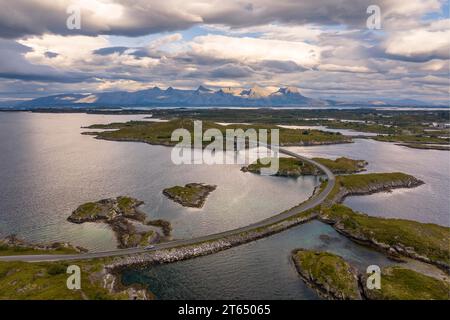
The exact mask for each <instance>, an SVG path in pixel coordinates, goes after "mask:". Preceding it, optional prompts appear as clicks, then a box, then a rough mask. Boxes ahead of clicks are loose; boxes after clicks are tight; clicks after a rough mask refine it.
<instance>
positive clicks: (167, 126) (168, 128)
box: [86, 119, 352, 146]
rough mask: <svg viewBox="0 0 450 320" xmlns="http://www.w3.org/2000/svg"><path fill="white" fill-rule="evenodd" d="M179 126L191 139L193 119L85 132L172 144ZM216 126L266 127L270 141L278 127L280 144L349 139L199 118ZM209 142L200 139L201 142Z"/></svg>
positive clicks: (263, 126) (134, 123)
mask: <svg viewBox="0 0 450 320" xmlns="http://www.w3.org/2000/svg"><path fill="white" fill-rule="evenodd" d="M179 128H183V129H186V130H188V131H189V132H190V133H191V137H192V143H193V136H194V120H192V119H175V120H170V121H168V122H150V121H130V122H126V123H111V124H106V125H98V124H97V125H92V126H90V127H88V129H116V130H114V131H103V132H88V133H86V134H90V135H94V136H95V137H96V138H98V139H104V140H113V141H138V142H145V143H149V144H156V145H166V146H174V145H176V144H177V143H178V142H176V141H171V136H172V132H173V131H174V130H175V129H179ZM212 128H215V129H218V130H220V131H221V132H222V134H223V135H225V132H226V130H227V129H232V130H233V129H242V130H244V131H246V130H247V129H255V130H256V131H258V130H259V129H267V130H268V132H269V135H268V138H269V142H270V130H271V129H279V130H280V131H279V132H280V144H281V145H284V146H289V145H291V146H294V145H299V146H309V145H321V144H335V143H348V142H352V140H351V138H350V137H347V136H344V135H342V134H340V133H334V132H326V131H320V130H297V129H285V128H279V127H277V126H275V125H267V124H260V125H259V124H252V125H243V124H239V125H228V126H223V125H219V124H217V123H215V122H211V121H203V128H202V130H203V132H204V131H206V130H208V129H212ZM209 143H210V142H204V146H206V145H208V144H209Z"/></svg>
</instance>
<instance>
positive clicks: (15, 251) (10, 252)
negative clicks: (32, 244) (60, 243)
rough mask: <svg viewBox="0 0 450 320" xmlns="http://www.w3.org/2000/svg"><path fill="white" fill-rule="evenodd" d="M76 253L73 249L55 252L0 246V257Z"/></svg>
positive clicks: (59, 249) (62, 249) (61, 249)
mask: <svg viewBox="0 0 450 320" xmlns="http://www.w3.org/2000/svg"><path fill="white" fill-rule="evenodd" d="M72 253H78V251H77V250H75V249H73V248H57V249H55V250H36V249H33V248H28V247H21V246H14V247H10V246H6V245H0V256H16V255H32V254H72Z"/></svg>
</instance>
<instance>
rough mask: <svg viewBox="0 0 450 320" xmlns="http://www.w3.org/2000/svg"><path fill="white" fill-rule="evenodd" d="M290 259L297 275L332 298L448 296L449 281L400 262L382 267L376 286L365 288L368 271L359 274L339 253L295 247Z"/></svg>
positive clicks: (398, 298)
mask: <svg viewBox="0 0 450 320" xmlns="http://www.w3.org/2000/svg"><path fill="white" fill-rule="evenodd" d="M292 260H293V261H294V264H295V267H296V269H297V271H298V273H299V275H300V277H301V278H302V279H303V280H304V281H305V282H306V284H307V285H308V286H310V287H311V288H313V289H315V290H316V291H317V292H318V293H319V295H320V296H322V297H324V298H326V299H331V300H336V299H337V300H343V299H345V300H346V299H352V300H355V299H358V300H359V299H369V300H448V299H449V294H448V283H447V282H446V281H445V280H441V279H438V278H436V277H432V276H428V275H425V274H422V273H418V272H416V271H414V270H411V269H407V268H404V267H401V266H390V267H386V268H383V269H382V270H381V276H382V283H381V288H379V289H370V290H369V289H368V288H367V285H366V282H367V274H359V273H358V270H357V269H356V268H354V267H353V266H351V265H350V264H349V263H348V262H347V261H345V260H344V259H343V258H342V257H340V256H338V255H335V254H332V253H329V252H321V251H310V250H304V249H298V250H295V251H294V252H293V253H292Z"/></svg>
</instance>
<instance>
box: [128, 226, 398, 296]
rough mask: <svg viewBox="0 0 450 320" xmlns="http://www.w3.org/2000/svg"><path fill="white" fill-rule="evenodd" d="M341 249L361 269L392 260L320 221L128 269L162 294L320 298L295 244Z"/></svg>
mask: <svg viewBox="0 0 450 320" xmlns="http://www.w3.org/2000/svg"><path fill="white" fill-rule="evenodd" d="M300 247H302V248H307V249H314V250H326V251H330V252H334V253H336V254H339V255H341V256H342V257H344V258H345V259H347V260H348V261H349V262H351V263H352V264H353V265H355V266H356V267H357V268H359V269H360V270H361V271H364V270H366V268H367V266H368V265H370V264H377V265H379V266H384V265H388V264H390V263H391V262H390V261H389V260H387V259H386V258H385V257H384V255H382V254H381V253H378V252H375V251H372V250H369V249H366V248H364V247H362V246H359V245H355V244H354V243H353V242H351V241H350V240H348V239H347V238H345V237H343V236H341V235H340V234H339V233H337V232H336V231H334V229H333V228H331V227H330V226H328V225H325V224H323V223H321V222H318V221H312V222H310V223H307V224H304V225H300V226H297V227H295V228H292V229H289V230H287V231H285V232H282V233H279V234H276V235H274V236H271V237H269V238H265V239H262V240H258V241H255V242H251V243H248V244H245V245H242V246H239V247H235V248H232V249H229V250H226V251H222V252H219V253H216V254H214V255H210V256H205V257H200V258H196V259H193V260H187V261H182V262H177V263H173V264H168V265H159V266H153V267H151V268H148V269H146V270H141V271H127V272H125V273H124V274H123V281H124V283H125V284H131V283H136V282H137V283H145V284H147V285H148V286H149V289H150V291H152V292H153V293H154V294H155V295H156V296H157V297H158V298H159V299H318V296H317V295H316V293H315V292H314V291H313V290H311V289H309V288H308V287H307V286H306V285H305V284H304V283H303V281H302V280H300V278H299V276H298V274H297V271H296V270H295V267H294V265H293V263H292V261H291V259H290V255H291V251H292V250H294V249H296V248H300Z"/></svg>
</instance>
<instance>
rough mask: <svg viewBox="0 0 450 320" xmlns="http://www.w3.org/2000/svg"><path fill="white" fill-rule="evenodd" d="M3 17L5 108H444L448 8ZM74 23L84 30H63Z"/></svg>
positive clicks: (70, 12)
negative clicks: (213, 104)
mask: <svg viewBox="0 0 450 320" xmlns="http://www.w3.org/2000/svg"><path fill="white" fill-rule="evenodd" d="M374 6H376V10H375V11H372V10H369V12H368V8H373V7H374ZM0 8H2V10H0V102H2V101H9V100H26V99H31V98H35V97H40V96H46V95H52V94H58V93H75V92H80V93H94V92H103V91H115V90H125V91H136V90H141V89H147V88H151V87H154V86H159V87H161V88H167V87H169V86H172V87H176V88H186V89H191V88H196V87H198V86H199V85H204V86H206V87H209V88H213V89H214V88H220V87H236V88H249V87H252V86H255V85H257V86H262V87H268V88H278V87H285V86H292V87H298V88H299V89H300V91H301V92H302V93H303V94H304V95H306V96H309V97H312V98H324V99H325V98H326V99H334V100H339V101H378V100H398V99H416V100H421V101H425V102H427V103H430V104H445V105H448V103H449V71H450V60H449V59H450V18H449V5H448V1H447V0H444V1H442V0H408V1H405V0H340V1H335V0H276V1H275V0H272V1H268V0H220V1H219V0H191V1H189V0H163V1H162V0H158V1H156V0H145V1H144V0H133V1H131V0H58V1H55V0H14V1H11V0H0ZM74 12H75V15H74ZM78 12H79V16H78V15H76V14H77V13H78ZM378 12H379V15H377V14H378ZM78 17H79V21H80V28H68V26H67V20H68V19H69V20H70V21H71V22H73V21H77V19H78ZM73 19H75V20H73Z"/></svg>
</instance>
